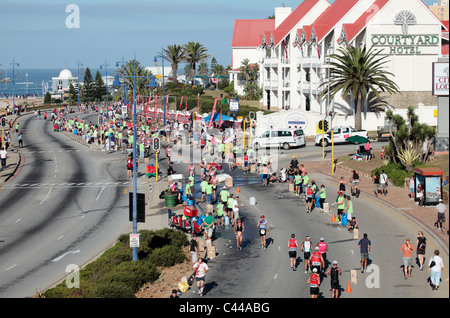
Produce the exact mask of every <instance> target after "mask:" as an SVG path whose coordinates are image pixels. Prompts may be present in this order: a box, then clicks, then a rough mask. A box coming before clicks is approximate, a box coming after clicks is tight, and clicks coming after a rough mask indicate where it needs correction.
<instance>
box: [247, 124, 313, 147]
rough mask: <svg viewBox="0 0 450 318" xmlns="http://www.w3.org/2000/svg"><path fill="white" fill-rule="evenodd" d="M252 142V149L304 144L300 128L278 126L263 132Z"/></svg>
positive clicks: (303, 136)
mask: <svg viewBox="0 0 450 318" xmlns="http://www.w3.org/2000/svg"><path fill="white" fill-rule="evenodd" d="M252 144H253V148H254V149H260V148H268V147H280V148H283V149H285V150H288V149H290V148H291V147H301V146H305V145H306V141H305V134H304V133H303V130H302V129H292V128H285V129H283V128H279V129H272V130H267V131H265V132H263V133H262V134H261V135H260V136H259V137H257V138H255V139H254V140H253V143H252Z"/></svg>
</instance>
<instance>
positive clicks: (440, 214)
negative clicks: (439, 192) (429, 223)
mask: <svg viewBox="0 0 450 318" xmlns="http://www.w3.org/2000/svg"><path fill="white" fill-rule="evenodd" d="M446 209H447V207H446V206H445V204H444V203H442V199H439V203H438V204H437V205H436V225H437V226H436V227H437V228H440V229H441V231H442V232H444V229H445V210H446Z"/></svg>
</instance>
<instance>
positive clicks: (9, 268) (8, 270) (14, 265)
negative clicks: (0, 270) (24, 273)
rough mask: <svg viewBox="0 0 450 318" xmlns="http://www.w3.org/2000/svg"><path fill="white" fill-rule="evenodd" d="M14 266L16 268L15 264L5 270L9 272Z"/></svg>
mask: <svg viewBox="0 0 450 318" xmlns="http://www.w3.org/2000/svg"><path fill="white" fill-rule="evenodd" d="M16 266H17V264H14V265H13V266H10V267H8V268H7V269H6V270H7V271H9V270H10V269H12V268H14V267H16Z"/></svg>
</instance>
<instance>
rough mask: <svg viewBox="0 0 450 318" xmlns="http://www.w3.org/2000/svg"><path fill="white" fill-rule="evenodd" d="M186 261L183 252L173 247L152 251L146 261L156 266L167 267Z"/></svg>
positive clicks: (168, 246) (167, 246)
mask: <svg viewBox="0 0 450 318" xmlns="http://www.w3.org/2000/svg"><path fill="white" fill-rule="evenodd" d="M185 260H186V256H185V255H184V253H183V250H182V249H180V248H179V247H176V246H173V245H166V246H164V247H161V248H157V249H155V250H153V252H152V253H151V254H150V255H149V256H148V261H149V262H150V263H151V264H155V265H156V266H162V267H169V266H173V265H175V264H178V263H182V262H184V261H185Z"/></svg>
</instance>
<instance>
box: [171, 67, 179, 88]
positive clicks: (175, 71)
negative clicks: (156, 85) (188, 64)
mask: <svg viewBox="0 0 450 318" xmlns="http://www.w3.org/2000/svg"><path fill="white" fill-rule="evenodd" d="M172 82H173V83H175V84H176V83H178V66H177V65H176V64H172Z"/></svg>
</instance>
